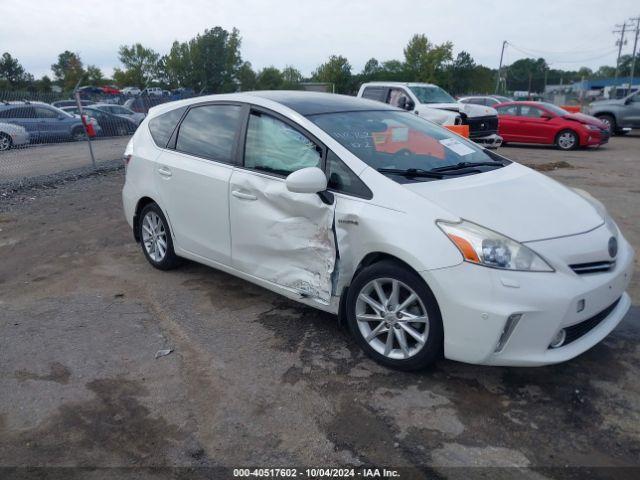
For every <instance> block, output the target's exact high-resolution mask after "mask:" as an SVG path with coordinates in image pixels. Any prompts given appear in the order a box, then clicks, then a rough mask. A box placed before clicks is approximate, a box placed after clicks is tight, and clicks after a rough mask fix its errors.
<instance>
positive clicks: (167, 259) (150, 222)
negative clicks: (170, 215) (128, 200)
mask: <svg viewBox="0 0 640 480" xmlns="http://www.w3.org/2000/svg"><path fill="white" fill-rule="evenodd" d="M168 225H169V224H168V223H167V219H166V218H165V216H164V214H163V213H162V210H161V209H160V207H159V206H158V205H157V204H155V203H150V204H148V205H146V206H145V207H144V208H143V209H142V212H140V219H139V221H138V229H139V231H138V234H139V237H138V238H140V244H141V245H142V251H143V253H144V256H145V257H146V258H147V260H148V261H149V263H150V264H151V265H153V266H154V267H155V268H158V269H160V270H171V269H172V268H175V267H177V266H178V265H179V264H180V257H178V256H177V255H176V253H175V251H174V249H173V239H172V238H171V232H170V231H169V226H168Z"/></svg>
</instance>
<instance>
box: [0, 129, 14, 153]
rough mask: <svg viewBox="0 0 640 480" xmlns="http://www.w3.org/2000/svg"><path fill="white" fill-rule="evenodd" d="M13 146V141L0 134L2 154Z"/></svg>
mask: <svg viewBox="0 0 640 480" xmlns="http://www.w3.org/2000/svg"><path fill="white" fill-rule="evenodd" d="M12 146H13V140H11V137H10V136H9V135H7V134H6V133H0V152H4V151H6V150H9V149H10V148H11V147H12Z"/></svg>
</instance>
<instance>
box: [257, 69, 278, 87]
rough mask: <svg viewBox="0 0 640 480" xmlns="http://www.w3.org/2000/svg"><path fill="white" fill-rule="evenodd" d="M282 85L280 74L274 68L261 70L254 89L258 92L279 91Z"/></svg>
mask: <svg viewBox="0 0 640 480" xmlns="http://www.w3.org/2000/svg"><path fill="white" fill-rule="evenodd" d="M283 83H284V77H283V76H282V72H281V71H280V70H278V69H277V68H276V67H266V68H263V69H262V70H260V73H258V77H257V78H256V88H257V89H258V90H280V89H281V88H282V85H283Z"/></svg>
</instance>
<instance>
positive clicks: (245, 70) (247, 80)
mask: <svg viewBox="0 0 640 480" xmlns="http://www.w3.org/2000/svg"><path fill="white" fill-rule="evenodd" d="M237 76H238V83H239V84H240V90H241V91H243V92H248V91H250V90H255V88H256V72H254V71H253V68H252V67H251V62H244V63H243V64H242V65H240V68H239V69H238V74H237Z"/></svg>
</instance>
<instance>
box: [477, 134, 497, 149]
mask: <svg viewBox="0 0 640 480" xmlns="http://www.w3.org/2000/svg"><path fill="white" fill-rule="evenodd" d="M470 140H473V141H474V142H476V143H479V144H480V145H484V146H485V147H487V148H498V147H499V146H500V145H502V137H501V136H500V135H497V134H495V133H493V134H491V135H487V136H486V137H475V138H470Z"/></svg>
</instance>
